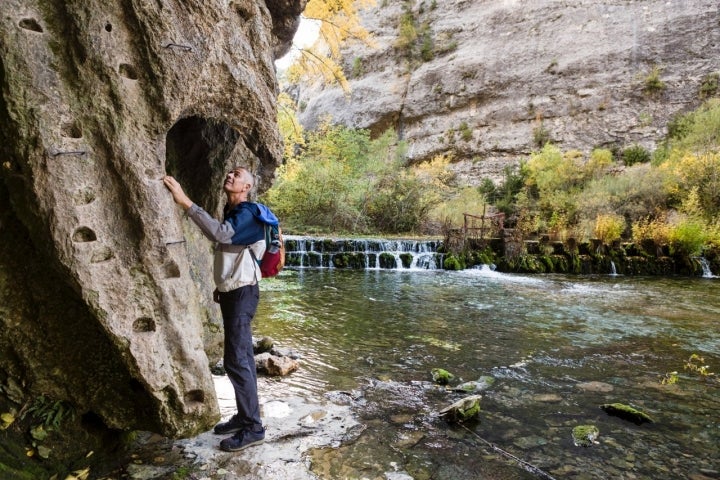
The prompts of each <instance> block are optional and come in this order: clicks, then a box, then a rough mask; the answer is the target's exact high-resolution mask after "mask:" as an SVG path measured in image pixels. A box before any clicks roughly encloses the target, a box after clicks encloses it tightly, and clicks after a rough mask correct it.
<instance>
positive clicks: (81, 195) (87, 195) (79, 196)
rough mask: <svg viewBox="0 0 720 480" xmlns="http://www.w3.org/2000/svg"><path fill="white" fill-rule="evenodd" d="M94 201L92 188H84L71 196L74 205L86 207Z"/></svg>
mask: <svg viewBox="0 0 720 480" xmlns="http://www.w3.org/2000/svg"><path fill="white" fill-rule="evenodd" d="M94 200H95V191H94V190H93V189H92V188H89V187H88V188H84V189H82V190H78V191H77V192H75V194H74V195H73V201H74V202H75V205H87V204H88V203H92V202H93V201H94Z"/></svg>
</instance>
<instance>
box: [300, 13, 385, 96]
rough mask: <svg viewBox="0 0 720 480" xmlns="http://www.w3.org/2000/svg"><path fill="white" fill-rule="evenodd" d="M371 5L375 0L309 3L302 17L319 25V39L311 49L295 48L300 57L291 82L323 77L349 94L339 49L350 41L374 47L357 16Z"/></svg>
mask: <svg viewBox="0 0 720 480" xmlns="http://www.w3.org/2000/svg"><path fill="white" fill-rule="evenodd" d="M372 4H374V1H373V0H310V1H309V2H308V4H307V6H306V7H305V11H304V13H303V17H304V18H306V19H308V20H317V21H319V22H320V32H319V38H318V40H317V41H316V42H315V43H314V44H313V45H312V46H311V47H310V48H297V47H294V48H296V49H297V50H298V51H299V52H300V57H299V59H298V60H297V61H296V62H295V63H294V64H293V65H291V66H290V68H289V69H288V73H287V76H288V80H289V81H290V82H293V83H296V82H297V81H298V80H299V79H300V78H303V77H305V76H313V77H320V78H323V79H324V81H326V82H328V83H338V84H339V85H340V86H341V87H342V88H343V90H345V91H348V90H349V89H350V87H349V85H348V81H347V78H346V76H345V72H344V71H343V69H342V66H341V61H342V55H341V53H340V47H341V46H342V44H343V43H344V42H346V41H347V40H357V41H362V42H364V43H366V44H367V45H370V46H372V45H373V42H372V40H371V38H370V34H369V33H368V31H367V30H366V29H365V27H363V26H362V25H360V17H359V16H358V9H359V8H365V7H369V6H371V5H372Z"/></svg>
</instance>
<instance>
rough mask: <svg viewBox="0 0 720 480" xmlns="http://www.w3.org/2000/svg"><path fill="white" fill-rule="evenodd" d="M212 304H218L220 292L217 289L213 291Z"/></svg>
mask: <svg viewBox="0 0 720 480" xmlns="http://www.w3.org/2000/svg"><path fill="white" fill-rule="evenodd" d="M213 302H215V303H220V290H218V289H217V288H216V289H215V290H213Z"/></svg>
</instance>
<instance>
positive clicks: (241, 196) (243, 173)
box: [223, 167, 255, 205]
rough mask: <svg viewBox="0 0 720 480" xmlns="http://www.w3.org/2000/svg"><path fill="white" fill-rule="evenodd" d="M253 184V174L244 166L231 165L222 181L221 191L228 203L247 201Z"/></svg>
mask: <svg viewBox="0 0 720 480" xmlns="http://www.w3.org/2000/svg"><path fill="white" fill-rule="evenodd" d="M254 185H255V178H254V177H253V174H252V173H250V171H249V170H248V169H247V168H245V167H233V169H232V170H230V171H229V172H228V173H227V175H225V182H224V183H223V191H224V192H225V194H226V195H227V197H228V203H232V204H235V205H237V204H238V203H240V202H244V201H247V199H248V195H249V194H250V190H252V188H253V186H254Z"/></svg>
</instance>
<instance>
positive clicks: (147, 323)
mask: <svg viewBox="0 0 720 480" xmlns="http://www.w3.org/2000/svg"><path fill="white" fill-rule="evenodd" d="M133 331H134V332H154V331H155V320H153V319H152V318H150V317H140V318H138V319H137V320H135V321H134V322H133Z"/></svg>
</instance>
